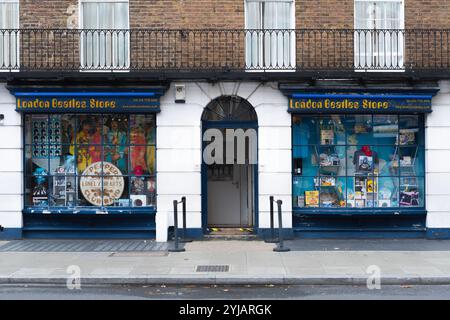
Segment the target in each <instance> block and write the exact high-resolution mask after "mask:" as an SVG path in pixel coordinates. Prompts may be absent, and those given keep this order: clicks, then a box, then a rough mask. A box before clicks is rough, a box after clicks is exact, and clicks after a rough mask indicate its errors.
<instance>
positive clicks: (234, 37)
mask: <svg viewBox="0 0 450 320" xmlns="http://www.w3.org/2000/svg"><path fill="white" fill-rule="evenodd" d="M74 8H75V10H77V9H78V1H76V0H39V1H37V0H20V26H21V28H67V27H69V28H74V30H73V31H72V32H66V33H58V32H55V33H52V34H50V35H49V34H48V33H39V32H37V33H32V34H29V35H25V34H24V35H23V36H22V37H21V41H22V45H21V48H22V51H23V52H22V55H21V56H22V59H21V61H22V66H27V65H30V66H32V65H41V66H45V64H48V63H49V64H50V65H52V64H53V65H57V66H59V65H62V66H66V67H67V68H74V69H76V68H78V66H79V63H80V62H79V58H78V57H79V51H80V47H79V37H78V34H77V32H78V31H77V30H76V27H77V21H76V20H77V19H72V20H73V21H72V20H70V19H71V17H72V18H73V16H74V14H73V10H74ZM295 9H296V15H295V16H296V19H295V27H296V28H298V29H319V28H323V29H352V28H353V27H354V13H353V11H354V0H314V1H313V0H296V1H295ZM244 11H245V10H244V0H130V1H129V12H130V28H131V29H164V30H167V29H176V30H179V29H218V30H226V29H243V28H244V26H245V13H244ZM71 12H72V13H71ZM449 12H450V1H442V0H439V1H438V0H405V27H406V28H407V29H414V28H425V29H430V28H450V19H449V18H448V13H449ZM75 16H78V14H75ZM70 21H72V22H74V24H73V23H72V24H71V23H69V22H70ZM292 36H294V37H295V41H294V42H295V43H296V66H297V67H300V68H303V69H308V68H313V67H315V68H317V67H320V68H322V69H329V68H331V67H336V68H342V67H347V68H352V67H353V59H354V38H353V36H354V35H353V32H342V33H334V34H325V33H321V32H319V31H307V32H303V33H300V32H298V33H296V34H295V35H293V34H292ZM421 37H423V35H422V34H420V33H417V34H410V35H407V37H406V38H405V64H406V65H412V66H415V65H422V66H427V63H428V62H427V61H432V62H433V63H437V64H438V65H439V64H446V65H447V64H450V59H449V58H448V57H449V56H450V48H449V47H450V45H449V44H450V42H449V41H450V39H449V34H448V33H447V34H441V33H434V34H433V33H427V34H425V37H423V38H421ZM130 48H131V51H130V55H131V59H130V61H131V67H134V68H139V69H142V68H145V69H157V68H165V69H171V68H173V69H180V68H186V69H196V68H198V69H201V68H211V67H214V68H218V69H221V68H224V67H227V68H231V69H233V68H242V67H243V65H244V62H245V34H244V33H243V32H235V33H227V32H221V31H214V32H213V31H211V32H208V33H202V34H201V35H199V34H195V33H185V34H183V33H180V32H178V31H176V32H175V31H173V32H166V33H164V34H161V33H156V32H152V31H148V30H147V31H140V32H133V33H132V34H131V35H130ZM429 67H434V66H433V65H429ZM447 67H448V66H447Z"/></svg>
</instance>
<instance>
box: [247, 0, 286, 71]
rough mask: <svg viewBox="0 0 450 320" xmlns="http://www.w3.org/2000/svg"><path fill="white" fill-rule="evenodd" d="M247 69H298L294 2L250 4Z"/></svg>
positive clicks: (278, 0)
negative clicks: (296, 66) (296, 67)
mask: <svg viewBox="0 0 450 320" xmlns="http://www.w3.org/2000/svg"><path fill="white" fill-rule="evenodd" d="M245 10H246V23H245V25H246V26H245V27H246V29H247V30H246V33H245V40H246V67H247V68H248V69H255V70H257V69H263V70H264V69H287V68H293V67H295V32H294V30H293V29H294V28H295V27H294V15H293V13H294V8H293V1H292V0H267V1H266V0H263V1H261V0H247V1H246V5H245Z"/></svg>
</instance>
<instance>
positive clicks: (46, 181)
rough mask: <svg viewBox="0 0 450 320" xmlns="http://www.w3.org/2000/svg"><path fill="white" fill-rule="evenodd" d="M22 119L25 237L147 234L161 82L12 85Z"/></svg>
mask: <svg viewBox="0 0 450 320" xmlns="http://www.w3.org/2000/svg"><path fill="white" fill-rule="evenodd" d="M11 91H12V93H13V94H14V95H15V97H16V111H17V112H20V113H22V123H23V155H24V156H23V179H24V181H23V185H24V191H23V192H24V203H23V208H24V209H23V228H22V236H23V237H53V236H57V237H83V236H85V235H88V236H101V237H114V236H120V237H123V236H126V237H143V236H144V237H152V236H154V233H155V229H156V226H155V214H156V205H157V203H156V187H157V186H156V115H157V113H158V112H159V97H160V96H161V95H162V93H163V91H162V89H160V88H156V89H154V90H152V89H146V90H128V91H117V90H116V91H110V90H103V91H100V90H97V91H94V90H76V91H75V90H57V89H53V90H51V89H39V90H31V89H28V90H24V89H11Z"/></svg>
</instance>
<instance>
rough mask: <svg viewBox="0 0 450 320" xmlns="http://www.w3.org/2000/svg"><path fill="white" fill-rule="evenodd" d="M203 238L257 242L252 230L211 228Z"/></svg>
mask: <svg viewBox="0 0 450 320" xmlns="http://www.w3.org/2000/svg"><path fill="white" fill-rule="evenodd" d="M209 231H210V232H209V233H208V234H206V235H205V236H204V238H205V239H206V240H257V239H259V238H258V236H257V235H256V234H254V233H253V229H252V228H220V227H211V228H209Z"/></svg>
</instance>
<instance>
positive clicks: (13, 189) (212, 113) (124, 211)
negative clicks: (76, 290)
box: [0, 0, 450, 241]
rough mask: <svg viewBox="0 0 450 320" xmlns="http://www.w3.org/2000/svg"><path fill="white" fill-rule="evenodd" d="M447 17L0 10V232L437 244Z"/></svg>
mask: <svg viewBox="0 0 450 320" xmlns="http://www.w3.org/2000/svg"><path fill="white" fill-rule="evenodd" d="M449 10H450V4H448V3H445V2H442V1H439V2H438V1H422V0H345V1H322V0H321V1H307V0H303V1H301V0H267V1H266V0H224V1H215V0H204V1H203V0H202V1H189V0H183V1H138V0H104V1H101V0H79V1H74V0H62V1H39V2H38V1H30V0H20V1H18V0H0V29H1V30H0V63H1V66H0V80H1V82H2V83H1V86H0V137H1V139H0V179H1V181H0V225H1V226H2V227H3V231H1V232H0V238H4V239H10V238H39V237H41V238H42V237H46V238H48V237H66V238H84V237H106V238H110V237H126V238H128V237H135V238H152V237H154V238H156V239H157V240H158V241H167V240H168V238H169V235H170V233H171V230H172V229H173V225H174V217H173V210H174V203H173V202H174V200H176V201H179V200H180V199H181V198H182V197H185V198H186V209H187V212H186V227H187V232H188V234H189V235H190V236H192V237H196V238H201V237H202V236H204V235H205V234H208V233H209V232H210V229H211V228H212V227H221V228H226V227H233V228H246V229H250V230H252V231H253V232H254V233H256V234H258V235H259V236H261V237H262V238H264V237H266V236H268V235H269V230H270V229H269V228H270V226H271V218H270V217H271V215H270V210H271V206H274V205H275V211H276V204H273V203H272V204H271V203H270V201H269V199H270V197H271V196H273V197H274V199H275V200H281V201H282V219H283V220H282V222H283V230H284V232H285V233H286V235H287V236H289V237H427V238H449V237H450V206H449V200H450V185H449V184H447V181H449V180H450V168H449V167H447V159H449V158H450V144H449V143H448V141H450V31H449V28H450V20H449V19H448V17H447V13H448V12H449ZM240 146H243V147H242V148H241V149H240ZM182 224H183V223H182V219H179V225H180V227H181V225H182ZM274 225H275V226H277V225H278V224H277V221H275V222H274Z"/></svg>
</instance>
